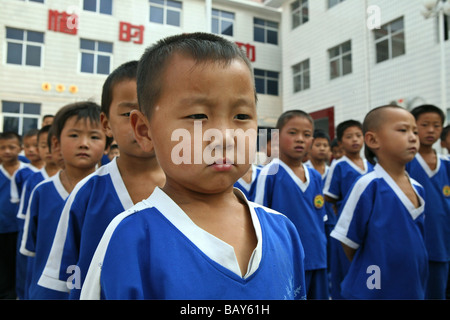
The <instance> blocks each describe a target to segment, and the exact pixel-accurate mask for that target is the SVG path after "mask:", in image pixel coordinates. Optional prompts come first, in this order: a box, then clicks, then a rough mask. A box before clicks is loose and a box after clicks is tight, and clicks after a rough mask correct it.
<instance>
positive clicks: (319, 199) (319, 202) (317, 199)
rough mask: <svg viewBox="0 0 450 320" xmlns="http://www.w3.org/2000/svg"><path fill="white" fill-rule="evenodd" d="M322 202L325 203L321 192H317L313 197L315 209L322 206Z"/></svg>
mask: <svg viewBox="0 0 450 320" xmlns="http://www.w3.org/2000/svg"><path fill="white" fill-rule="evenodd" d="M324 203H325V201H324V199H323V196H322V195H321V194H318V195H317V196H315V198H314V206H315V207H316V208H317V209H320V208H322V207H323V205H324Z"/></svg>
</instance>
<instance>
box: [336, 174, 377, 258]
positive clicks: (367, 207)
mask: <svg viewBox="0 0 450 320" xmlns="http://www.w3.org/2000/svg"><path fill="white" fill-rule="evenodd" d="M371 181H372V180H371V179H370V177H367V176H366V178H362V179H360V180H358V181H357V182H356V183H355V184H354V185H353V187H352V189H351V190H350V192H349V194H348V195H347V197H346V198H345V200H344V203H343V207H342V212H341V215H340V217H339V220H338V222H337V224H336V227H335V228H334V230H333V231H332V232H331V234H330V235H331V236H332V237H333V238H335V239H337V240H339V241H340V242H341V244H342V247H343V249H344V252H345V255H346V256H347V258H348V259H349V260H350V261H352V260H353V257H354V255H355V253H356V251H357V250H358V249H359V248H360V247H361V245H362V244H363V243H364V239H365V235H366V232H367V227H368V222H369V220H370V216H371V214H372V210H373V204H374V202H375V197H376V192H377V190H376V186H373V185H372V184H371Z"/></svg>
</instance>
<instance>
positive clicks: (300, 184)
mask: <svg viewBox="0 0 450 320" xmlns="http://www.w3.org/2000/svg"><path fill="white" fill-rule="evenodd" d="M272 163H274V164H279V165H280V166H281V167H283V169H284V170H285V171H286V172H287V173H288V174H289V176H290V177H291V179H292V180H294V182H295V184H296V185H297V186H298V187H299V188H300V190H302V192H305V191H306V189H308V186H309V182H310V181H311V179H310V177H309V170H308V168H307V166H305V164H304V163H302V164H301V165H302V167H303V170H304V171H305V182H303V181H302V180H300V178H299V177H298V176H297V175H296V174H295V173H294V171H292V169H291V168H290V167H289V166H288V165H287V164H286V163H284V162H283V161H282V160H281V159H279V158H276V159H273V161H272Z"/></svg>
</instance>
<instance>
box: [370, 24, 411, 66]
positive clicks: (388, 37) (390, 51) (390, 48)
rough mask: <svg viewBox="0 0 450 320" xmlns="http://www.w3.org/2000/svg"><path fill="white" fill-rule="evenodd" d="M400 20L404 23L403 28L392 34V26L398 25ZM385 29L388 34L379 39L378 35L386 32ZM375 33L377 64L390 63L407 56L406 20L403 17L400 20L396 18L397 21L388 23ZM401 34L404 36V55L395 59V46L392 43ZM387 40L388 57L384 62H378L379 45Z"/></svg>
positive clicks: (375, 30)
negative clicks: (383, 31)
mask: <svg viewBox="0 0 450 320" xmlns="http://www.w3.org/2000/svg"><path fill="white" fill-rule="evenodd" d="M400 20H401V22H402V28H401V29H399V30H397V31H395V32H392V25H393V24H394V23H396V22H397V21H400ZM384 28H387V34H386V35H384V36H381V37H379V38H378V39H377V33H380V30H384ZM373 33H374V44H375V63H376V64H379V63H382V62H385V61H389V60H392V59H395V58H398V57H401V56H403V55H405V54H406V32H405V19H404V17H403V16H401V17H399V18H396V19H394V20H391V21H389V22H388V23H385V24H383V25H382V26H381V27H380V29H374V31H373ZM400 34H403V53H402V54H399V55H396V56H395V57H394V56H393V45H392V43H393V41H392V39H393V38H394V37H395V36H398V35H400ZM386 40H387V43H388V57H387V58H386V59H384V60H381V61H379V60H378V45H379V44H380V43H382V42H384V41H386Z"/></svg>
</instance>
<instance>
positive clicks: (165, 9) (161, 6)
mask: <svg viewBox="0 0 450 320" xmlns="http://www.w3.org/2000/svg"><path fill="white" fill-rule="evenodd" d="M161 1H164V3H163V4H159V3H154V2H151V0H149V1H148V4H149V16H148V21H149V22H150V23H156V24H161V25H164V26H172V27H178V28H181V26H182V18H183V2H182V1H178V0H170V1H171V2H177V3H179V4H180V8H176V7H173V6H170V5H168V0H161ZM152 7H154V8H159V9H162V10H163V21H162V23H161V22H158V21H152V20H151V12H152ZM168 11H173V12H178V14H179V25H174V24H169V23H167V14H168Z"/></svg>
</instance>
